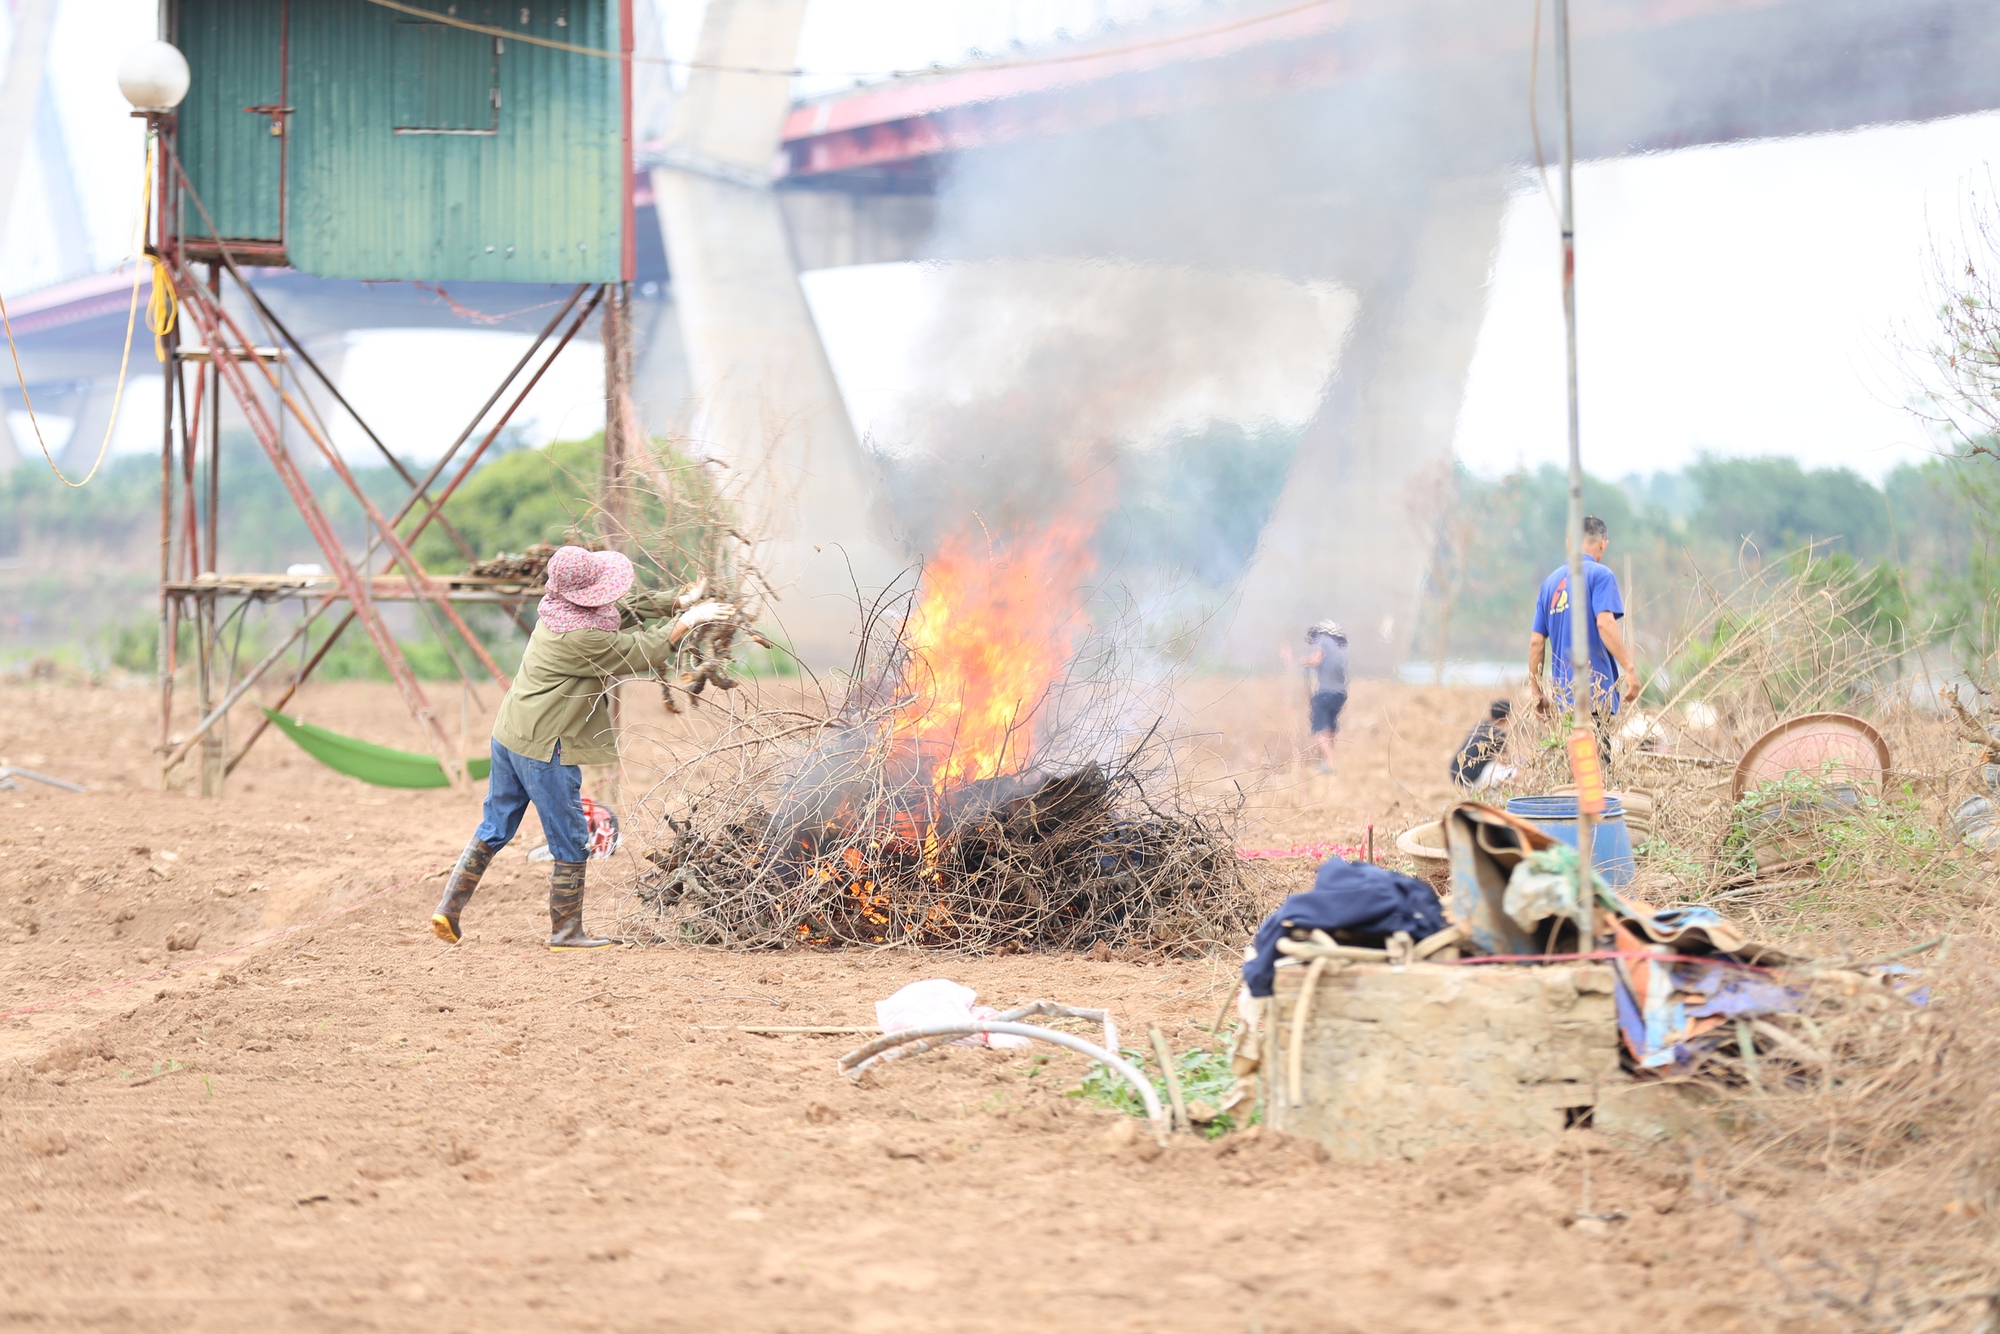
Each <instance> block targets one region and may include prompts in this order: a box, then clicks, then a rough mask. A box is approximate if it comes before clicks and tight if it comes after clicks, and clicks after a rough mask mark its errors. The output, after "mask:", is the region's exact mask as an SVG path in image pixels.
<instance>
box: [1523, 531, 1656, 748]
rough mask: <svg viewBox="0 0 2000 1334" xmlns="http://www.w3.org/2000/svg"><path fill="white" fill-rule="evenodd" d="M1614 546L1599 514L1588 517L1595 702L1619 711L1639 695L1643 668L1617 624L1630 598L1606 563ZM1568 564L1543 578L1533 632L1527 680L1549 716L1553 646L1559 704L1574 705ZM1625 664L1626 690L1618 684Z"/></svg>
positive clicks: (1586, 570)
mask: <svg viewBox="0 0 2000 1334" xmlns="http://www.w3.org/2000/svg"><path fill="white" fill-rule="evenodd" d="M1610 545H1611V534H1610V531H1609V530H1608V529H1607V528H1606V527H1605V526H1604V520H1602V519H1600V518H1598V517H1597V516H1596V515H1595V514H1590V515H1585V516H1584V520H1583V577H1584V588H1585V591H1586V592H1587V593H1588V594H1589V597H1590V600H1589V603H1588V605H1587V607H1586V610H1587V611H1588V612H1589V613H1590V619H1591V626H1590V683H1591V690H1590V696H1591V703H1592V705H1593V706H1594V707H1595V709H1596V711H1597V712H1599V713H1614V714H1615V713H1617V712H1618V701H1619V696H1620V695H1621V694H1622V695H1623V696H1624V698H1625V700H1626V702H1628V703H1629V702H1631V701H1632V700H1635V699H1637V698H1639V668H1638V664H1637V663H1635V662H1634V661H1633V660H1632V650H1631V649H1630V648H1629V647H1628V646H1627V645H1626V643H1625V636H1624V634H1623V633H1622V632H1621V631H1620V630H1619V628H1618V622H1619V620H1620V619H1621V618H1622V617H1623V616H1624V615H1625V599H1624V598H1623V597H1621V596H1620V595H1619V592H1618V578H1617V576H1616V575H1614V574H1612V573H1611V567H1610V566H1608V565H1606V564H1604V552H1605V548H1607V547H1609V546H1610ZM1571 619H1572V616H1571V614H1570V605H1569V562H1567V561H1564V562H1563V563H1562V564H1561V565H1559V566H1557V567H1556V568H1555V570H1554V571H1553V572H1552V573H1551V574H1550V575H1549V577H1548V578H1546V579H1544V580H1542V588H1541V592H1539V593H1538V594H1536V596H1535V624H1534V629H1533V633H1532V634H1530V635H1529V636H1528V684H1529V685H1531V686H1532V687H1533V688H1534V691H1535V712H1537V713H1539V714H1542V715H1544V716H1546V715H1547V714H1548V712H1549V709H1550V707H1551V701H1550V696H1549V690H1548V687H1547V686H1545V685H1544V684H1543V682H1542V659H1543V658H1544V656H1547V655H1548V654H1549V652H1550V650H1551V649H1553V651H1554V658H1553V661H1552V662H1551V663H1550V664H1549V666H1550V674H1551V675H1552V676H1554V678H1555V698H1554V701H1553V703H1554V707H1556V708H1561V709H1567V708H1569V707H1570V680H1571V677H1572V675H1573V672H1574V668H1573V667H1572V666H1571V664H1570V653H1569V644H1570V640H1569V631H1570V621H1571ZM1621 667H1622V668H1623V669H1624V671H1623V673H1622V675H1623V676H1624V689H1623V691H1620V690H1619V688H1618V683H1619V676H1620V675H1621V673H1620V671H1619V669H1620V668H1621Z"/></svg>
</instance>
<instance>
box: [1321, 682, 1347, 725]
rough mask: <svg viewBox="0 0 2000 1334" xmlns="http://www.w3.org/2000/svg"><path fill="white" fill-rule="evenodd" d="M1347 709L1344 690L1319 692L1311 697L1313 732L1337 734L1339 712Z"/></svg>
mask: <svg viewBox="0 0 2000 1334" xmlns="http://www.w3.org/2000/svg"><path fill="white" fill-rule="evenodd" d="M1346 707H1347V692H1346V691H1345V690H1321V691H1318V692H1317V693H1315V694H1314V695H1313V697H1312V720H1313V731H1315V732H1338V731H1339V730H1340V711H1341V710H1342V709H1344V708H1346Z"/></svg>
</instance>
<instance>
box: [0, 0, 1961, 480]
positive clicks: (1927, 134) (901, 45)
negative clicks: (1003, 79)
mask: <svg viewBox="0 0 2000 1334" xmlns="http://www.w3.org/2000/svg"><path fill="white" fill-rule="evenodd" d="M1190 7H1191V6H1190V4H1188V3H1182V2H1179V0H1176V2H1174V3H1165V4H1158V5H1154V4H1146V3H1141V2H1140V0H1011V3H1010V0H814V7H813V9H812V11H811V14H810V17H809V19H808V24H807V35H806V38H805V41H804V43H803V44H802V49H801V53H800V58H801V64H803V65H805V66H806V67H808V68H812V69H818V70H843V69H861V68H882V67H885V66H894V67H909V66H915V65H921V64H925V63H928V62H929V61H932V60H944V61H949V60H952V59H955V58H957V57H958V56H960V55H961V54H962V53H963V52H964V51H966V50H967V49H968V48H971V47H974V46H977V47H981V48H983V49H985V50H989V51H999V50H1004V49H1006V47H1007V46H1008V45H1009V43H1010V42H1011V41H1014V40H1020V41H1023V42H1027V43H1033V42H1037V41H1040V40H1045V39H1046V38H1048V37H1049V36H1051V35H1053V34H1054V33H1055V32H1056V31H1057V30H1058V29H1060V28H1063V27H1064V26H1065V25H1066V26H1067V27H1068V29H1069V31H1071V32H1072V33H1074V34H1076V35H1084V34H1087V33H1089V32H1091V31H1093V30H1096V29H1098V28H1099V27H1101V26H1102V25H1103V24H1104V23H1106V22H1135V21H1140V20H1143V19H1144V18H1145V16H1146V15H1147V14H1149V13H1160V14H1166V13H1175V12H1180V11H1184V10H1186V9H1188V8H1190ZM659 8H660V12H661V16H662V20H663V30H664V32H665V34H666V38H667V41H668V43H669V46H670V50H672V51H674V53H676V54H686V53H687V52H688V51H690V50H691V47H692V39H693V33H694V32H695V31H696V29H697V28H698V25H699V21H700V10H701V2H700V0H659ZM155 14H156V5H155V0H63V4H62V9H61V17H60V19H59V20H58V24H57V27H56V33H55V38H54V43H53V48H52V59H51V76H52V78H53V80H54V87H55V91H56V95H57V100H58V102H59V104H60V106H61V108H62V113H63V117H64V121H65V131H66V133H67V136H68V140H69V144H70V147H71V153H72V157H73V168H74V174H75V177H76V180H77V184H78V187H79V189H80V190H81V192H82V194H83V199H84V205H85V209H86V212H87V214H88V215H89V219H90V224H89V233H90V243H91V248H92V251H93V253H94V255H95V257H96V260H97V263H98V266H99V267H100V268H101V267H106V266H109V265H110V264H112V263H115V262H116V261H117V260H118V259H119V258H120V257H121V255H122V254H123V253H124V251H125V250H126V248H127V244H128V238H129V236H130V231H131V225H132V213H133V197H134V195H135V192H136V187H137V184H138V175H139V171H140V166H141V157H140V153H141V148H140V140H139V135H138V132H137V128H136V122H134V121H132V120H131V119H129V117H128V116H127V108H126V106H125V104H124V101H123V99H122V98H120V97H119V95H118V92H117V89H116V86H115V83H114V81H113V70H114V68H115V66H116V63H117V58H118V56H119V55H120V54H122V52H123V51H124V50H125V49H127V48H128V47H129V46H130V45H132V44H134V43H136V42H138V41H141V40H144V39H146V38H148V37H150V36H151V35H152V31H153V24H154V19H155ZM5 28H6V23H5V13H4V7H0V32H4V31H5ZM819 82H820V83H821V85H822V86H825V85H833V86H838V85H839V84H842V83H845V82H847V80H846V79H845V78H843V77H837V76H834V77H828V78H827V79H825V80H822V81H819ZM1996 150H2000V116H1996V115H1981V116H1971V117H1964V118H1959V119H1955V120H1950V121H1941V122H1935V123H1932V124H1928V125H1918V126H1896V127H1885V128H1879V129H1871V130H1865V131H1860V132H1857V133H1853V134H1847V135H1835V136H1820V137H1815V138H1810V139H1800V140H1785V141H1771V142H1762V143H1752V144H1739V145H1731V146H1726V147H1717V148H1703V149H1692V150H1685V151H1681V152H1677V153H1671V154H1661V155H1656V156H1650V157H1645V158H1635V159H1626V160H1621V161H1615V162H1602V163H1589V164H1585V165H1584V166H1583V167H1582V168H1581V169H1580V170H1579V172H1578V177H1577V189H1578V205H1577V218H1578V231H1579V307H1580V320H1581V328H1582V372H1581V373H1582V383H1583V405H1584V407H1583V413H1584V415H1583V425H1584V448H1585V451H1586V455H1587V458H1588V460H1589V462H1590V466H1591V467H1592V468H1593V470H1595V471H1597V472H1600V473H1603V474H1610V475H1619V474H1622V473H1625V472H1629V471H1651V470H1654V469H1660V468H1673V467H1678V466H1680V465H1681V464H1683V463H1685V462H1687V461H1689V460H1690V459H1691V458H1692V457H1693V456H1694V455H1695V454H1696V453H1697V452H1699V451H1701V450H1712V451H1714V452H1717V453H1721V454H1753V453H1765V452H1775V453H1787V454H1792V455H1795V456H1797V457H1798V458H1800V459H1801V461H1803V462H1805V463H1807V464H1809V465H1828V464H1840V465H1844V466H1849V467H1853V468H1856V469H1858V470H1859V471H1862V472H1863V473H1866V474H1868V475H1870V476H1879V475H1881V474H1882V473H1884V472H1886V471H1887V470H1888V469H1889V468H1891V467H1893V466H1894V465H1895V464H1896V463H1898V462H1900V461H1903V460H1907V459H1915V458H1919V457H1921V456H1922V454H1923V449H1924V444H1923V433H1922V431H1921V429H1920V427H1919V425H1918V423H1917V422H1916V421H1915V420H1914V419H1913V418H1912V417H1910V416H1909V415H1908V414H1907V413H1905V412H1903V411H1902V409H1901V407H1900V404H1901V402H1902V400H1903V399H1904V397H1905V394H1906V389H1905V387H1904V386H1905V383H1906V380H1907V375H1906V373H1905V371H1904V370H1903V368H1902V367H1901V365H1900V364H1899V355H1898V353H1897V350H1896V349H1897V347H1898V345H1899V343H1900V342H1903V341H1908V339H1909V337H1910V336H1911V335H1912V334H1914V335H1915V336H1916V337H1917V338H1919V339H1920V338H1921V337H1922V333H1923V326H1924V323H1925V321H1926V318H1927V315H1928V308H1929V305H1930V300H1929V292H1928V289H1927V286H1926V281H1925V278H1926V272H1927V262H1928V261H1927V255H1928V250H1929V245H1930V240H1929V238H1930V237H1931V235H1932V234H1933V232H1936V233H1938V234H1940V235H1945V236H1955V235H1956V233H1957V219H1958V217H1959V215H1960V210H1961V206H1962V202H1963V200H1964V199H1965V197H1966V195H1967V192H1968V191H1969V190H1971V189H1973V188H1975V187H1983V186H1984V184H1985V181H1986V163H1987V162H1988V161H1989V160H1990V159H1992V158H1994V157H1995V156H2000V152H1996ZM40 165H41V164H39V163H38V162H37V161H36V159H35V157H34V155H33V154H30V156H29V167H28V170H27V172H26V174H25V176H24V179H23V181H22V182H21V188H20V189H19V190H18V191H17V198H16V206H15V209H14V211H13V215H12V217H11V218H10V219H9V225H8V227H7V230H6V233H5V235H4V238H0V291H4V292H5V293H7V294H15V293H19V292H22V291H26V290H30V289H32V288H34V287H38V286H42V285H45V284H47V283H49V282H53V281H56V280H58V279H60V278H62V277H65V276H68V275H65V274H63V273H62V272H61V271H60V267H59V265H58V263H57V259H56V254H57V252H56V247H55V245H54V240H53V237H52V236H51V235H50V232H49V228H48V226H47V223H46V221H45V218H46V204H45V200H44V196H43V194H42V185H41V176H40ZM1556 262H1557V261H1556V250H1555V239H1554V225H1553V221H1552V219H1551V216H1550V213H1549V210H1548V207H1547V205H1546V203H1545V202H1544V201H1543V200H1542V198H1541V196H1540V195H1539V194H1538V193H1535V192H1533V191H1532V190H1530V191H1529V192H1527V193H1524V194H1522V195H1521V196H1520V197H1519V198H1517V199H1516V201H1515V203H1514V206H1513V208H1512V209H1511V210H1510V212H1509V214H1508V216H1507V219H1506V222H1505V225H1504V228H1503V232H1502V236H1501V238H1500V244H1499V248H1498V252H1497V258H1496V262H1495V266H1494V271H1493V285H1492V290H1491V293H1490V303H1489V307H1488V312H1487V316H1486V319H1485V323H1484V325H1483V326H1482V329H1481V334H1480V338H1479V343H1478V350H1477V352H1476V354H1475V356H1474V359H1473V364H1472V370H1471V374H1470V376H1469V378H1468V383H1467V386H1466V396H1465V403H1464V409H1463V415H1462V417H1461V421H1460V424H1459V430H1458V448H1459V451H1460V454H1461V456H1462V457H1463V458H1464V459H1465V461H1466V462H1467V463H1468V464H1470V465H1471V466H1472V467H1474V468H1476V469H1477V470H1479V471H1481V472H1485V473H1489V474H1490V473H1496V472H1500V471H1504V470H1506V469H1507V468H1509V467H1512V466H1514V465H1516V464H1517V463H1525V464H1528V465H1534V464H1538V463H1542V462H1553V461H1558V460H1560V459H1561V458H1562V456H1563V451H1564V420H1563V396H1562V362H1561V352H1562V330H1561V312H1560V308H1559V306H1558V302H1557V289H1556V276H1557V274H1556ZM950 280H951V275H949V274H948V273H945V272H942V271H940V270H938V269H935V268H920V267H917V266H912V265H881V266H871V267H870V268H867V269H857V270H852V271H848V272H845V273H827V274H820V275H812V276H810V277H809V278H808V280H807V290H808V294H809V296H810V298H811V301H812V304H813V308H814V311H815V314H816V317H817V318H818V319H819V320H820V322H821V325H822V330H823V333H824V335H825V336H826V338H827V341H828V347H829V352H830V354H831V356H832V358H833V361H834V364H835V366H836V369H837V371H838V373H839V374H840V376H841V379H842V383H843V386H844V387H845V388H846V389H847V391H848V393H849V397H850V401H851V407H852V408H853V410H854V412H855V415H856V417H857V419H858V423H859V424H860V425H861V426H862V427H863V429H864V430H865V429H866V427H867V426H868V425H869V424H870V423H871V422H872V421H874V420H876V419H877V418H878V417H880V416H881V415H882V414H885V413H890V412H893V411H894V409H895V408H896V406H897V404H898V403H899V402H902V401H903V400H904V399H905V398H906V396H908V395H910V394H913V393H915V392H916V391H917V390H918V388H919V387H920V386H918V385H917V384H916V383H915V382H914V380H913V379H912V370H911V366H910V358H909V357H908V355H907V349H908V347H909V346H910V344H911V340H913V339H915V338H916V337H918V336H919V334H920V331H921V329H922V328H923V326H924V324H925V321H926V319H927V318H928V316H929V314H930V313H931V312H932V311H933V310H934V308H935V305H936V302H937V301H938V300H939V299H940V296H941V294H942V293H943V292H944V291H945V290H946V289H947V288H948V287H949V288H950V290H952V291H954V292H961V293H962V291H963V290H964V288H963V286H962V285H960V286H957V287H951V285H950ZM1024 336H1030V335H1024ZM141 341H142V347H141V349H140V350H143V340H141ZM521 346H522V340H520V339H519V338H517V337H512V336H507V335H496V334H486V333H477V332H466V333H445V334H436V333H432V334H425V333H414V332H403V331H396V332H375V333H364V334H360V335H357V336H356V338H355V339H354V342H353V344H352V346H351V348H350V351H349V354H348V358H347V368H346V371H345V374H344V376H343V387H344V388H345V389H346V391H347V392H348V393H349V395H350V397H352V398H354V399H355V400H356V403H357V406H360V407H361V408H362V409H363V411H364V412H367V413H368V414H369V415H370V416H371V418H372V419H373V420H375V421H376V422H378V423H379V424H380V428H381V429H383V430H384V433H385V435H386V436H387V437H388V438H389V439H390V442H391V443H392V444H393V445H396V446H397V447H398V448H405V447H407V448H410V449H412V451H413V452H416V453H418V454H419V455H421V454H422V453H423V452H424V451H425V449H426V448H427V447H428V446H427V442H430V441H437V442H439V443H442V441H444V440H448V439H449V438H450V437H451V435H452V434H454V433H455V431H456V429H457V428H458V427H459V426H460V425H462V424H463V418H464V417H465V415H466V414H467V413H469V412H470V411H471V409H472V408H474V407H476V406H477V403H478V401H479V399H480V397H481V396H482V395H483V392H484V390H485V387H486V386H489V385H490V384H491V383H492V382H493V381H494V380H495V379H497V378H498V376H499V375H500V374H501V373H502V371H503V370H504V369H505V367H506V365H507V364H508V363H509V362H510V360H511V359H512V358H513V357H514V356H516V355H518V353H519V350H520V348H521ZM566 360H567V361H568V364H567V365H563V366H559V367H558V368H557V369H556V370H555V371H554V372H552V373H551V375H550V377H549V378H548V379H547V380H545V381H544V385H543V387H542V389H541V390H540V391H538V394H537V396H536V398H535V399H534V400H532V401H531V403H530V404H529V407H528V409H527V414H526V421H525V424H526V425H528V426H529V429H530V434H531V435H532V436H534V437H535V438H540V439H546V438H551V437H553V436H555V435H558V434H573V433H581V432H587V431H590V430H594V429H595V428H596V426H597V424H598V423H599V421H600V420H601V416H602V409H601V405H600V404H599V403H597V402H596V396H597V394H598V393H599V386H600V385H601V374H602V372H601V363H600V362H599V361H598V359H597V357H596V355H595V349H594V348H585V347H579V348H577V349H576V350H575V351H574V352H573V353H572V354H571V356H570V357H569V358H567V359H566ZM149 371H150V357H149V356H145V357H135V378H134V381H133V383H132V384H131V385H130V387H129V388H128V393H127V407H126V412H125V417H124V419H123V421H121V430H120V431H119V439H118V446H119V448H121V449H124V448H132V449H150V448H153V447H155V442H156V441H157V438H158V435H157V419H156V413H157V407H156V406H155V405H156V404H157V403H158V401H159V395H158V392H157V380H153V381H152V382H151V383H150V385H149V384H148V382H147V380H146V378H144V377H145V376H146V374H147V372H149ZM1300 373H1301V374H1302V375H1305V377H1306V379H1305V380H1303V381H1301V383H1300V384H1295V385H1284V386H1272V387H1269V401H1267V402H1250V401H1247V400H1246V399H1245V398H1244V395H1241V394H1239V395H1237V396H1236V397H1235V398H1234V399H1230V400H1229V406H1228V407H1227V409H1226V410H1228V411H1232V412H1238V413H1241V414H1242V415H1244V416H1246V417H1250V418H1270V417H1272V416H1283V415H1287V414H1293V413H1296V412H1297V411H1298V408H1297V406H1296V405H1298V404H1300V403H1302V402H1305V401H1308V400H1309V399H1310V390H1311V388H1312V386H1311V384H1310V380H1311V379H1312V378H1313V374H1312V373H1311V372H1300ZM1246 392H1247V391H1246ZM1227 397H1228V396H1225V398H1227ZM20 425H23V426H24V425H25V423H24V422H23V423H20ZM52 425H54V426H55V427H56V429H54V430H52V431H51V435H52V437H59V436H60V435H61V434H62V433H63V432H62V429H61V424H59V423H52ZM16 438H17V439H20V440H22V443H24V444H26V443H27V441H26V439H25V433H21V432H17V437H16ZM55 442H56V441H55V439H53V438H52V441H51V443H55Z"/></svg>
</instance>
